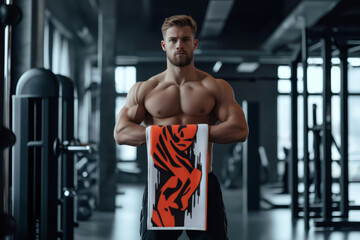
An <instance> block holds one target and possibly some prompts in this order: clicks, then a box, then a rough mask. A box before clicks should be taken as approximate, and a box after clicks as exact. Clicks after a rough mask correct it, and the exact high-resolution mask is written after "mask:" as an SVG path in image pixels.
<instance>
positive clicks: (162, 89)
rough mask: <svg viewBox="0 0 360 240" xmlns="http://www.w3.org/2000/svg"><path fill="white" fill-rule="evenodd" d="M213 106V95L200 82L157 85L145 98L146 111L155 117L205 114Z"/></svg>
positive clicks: (207, 113) (208, 112) (199, 115)
mask: <svg viewBox="0 0 360 240" xmlns="http://www.w3.org/2000/svg"><path fill="white" fill-rule="evenodd" d="M214 106H215V99H214V96H213V95H212V94H211V93H210V92H209V91H208V90H207V89H206V88H205V87H204V86H202V85H201V84H193V85H182V86H178V85H174V84H173V85H163V86H158V87H157V88H155V89H154V90H152V91H151V92H150V93H149V95H148V96H147V98H146V100H145V107H146V109H147V111H148V112H149V114H150V115H152V116H153V117H155V118H169V117H173V116H178V115H187V116H193V117H197V116H198V117H201V116H206V115H209V114H210V113H211V111H212V110H213V108H214Z"/></svg>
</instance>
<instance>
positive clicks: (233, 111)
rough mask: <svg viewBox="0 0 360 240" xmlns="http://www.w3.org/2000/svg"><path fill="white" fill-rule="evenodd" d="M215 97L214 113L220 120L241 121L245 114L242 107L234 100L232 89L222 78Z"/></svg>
mask: <svg viewBox="0 0 360 240" xmlns="http://www.w3.org/2000/svg"><path fill="white" fill-rule="evenodd" d="M219 89H220V90H221V92H219V93H218V95H217V99H216V102H217V104H216V108H215V114H216V116H217V118H218V119H219V121H220V122H226V121H235V122H241V123H243V121H244V119H245V116H244V112H243V110H242V108H241V107H240V105H239V104H238V103H237V102H236V100H235V96H234V91H233V89H232V88H231V86H230V85H229V84H228V83H226V82H225V81H224V80H222V82H221V87H220V88H219Z"/></svg>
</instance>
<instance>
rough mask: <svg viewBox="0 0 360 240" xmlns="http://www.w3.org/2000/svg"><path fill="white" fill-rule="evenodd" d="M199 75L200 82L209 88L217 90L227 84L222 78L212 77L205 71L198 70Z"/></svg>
mask: <svg viewBox="0 0 360 240" xmlns="http://www.w3.org/2000/svg"><path fill="white" fill-rule="evenodd" d="M198 72H199V75H200V78H199V79H200V81H201V83H202V84H203V85H204V86H205V87H206V88H209V89H210V90H214V91H217V90H218V89H219V87H220V88H222V87H224V85H229V84H228V83H227V82H226V81H225V80H224V79H221V78H214V77H213V76H211V75H210V74H208V73H207V72H204V71H201V70H198Z"/></svg>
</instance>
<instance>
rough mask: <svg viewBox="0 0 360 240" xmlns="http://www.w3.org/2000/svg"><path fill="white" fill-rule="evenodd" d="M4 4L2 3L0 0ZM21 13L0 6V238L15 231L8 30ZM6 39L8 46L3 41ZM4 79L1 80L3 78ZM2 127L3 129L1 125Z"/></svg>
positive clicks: (17, 21) (11, 6)
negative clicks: (11, 162) (0, 66)
mask: <svg viewBox="0 0 360 240" xmlns="http://www.w3.org/2000/svg"><path fill="white" fill-rule="evenodd" d="M3 2H4V1H3ZM21 17H22V12H21V9H20V8H19V7H17V6H16V5H7V4H4V3H2V4H0V24H1V27H2V28H3V30H5V31H4V32H5V33H6V34H4V35H3V39H2V41H1V42H2V45H1V48H2V49H3V50H4V49H5V51H4V55H1V58H2V59H3V60H4V61H2V63H3V64H2V70H1V71H0V72H1V73H3V75H2V78H1V79H0V89H1V91H2V93H1V94H0V96H1V99H0V106H1V110H0V136H1V137H0V238H1V239H2V238H3V237H5V236H7V235H10V234H13V232H14V231H15V226H16V224H15V220H14V218H13V216H11V215H10V182H11V181H10V178H11V175H10V171H11V165H10V159H9V158H10V149H6V150H5V148H7V147H10V146H12V145H13V144H14V143H15V135H14V134H13V132H12V131H11V130H10V129H8V128H11V124H10V94H11V93H10V89H11V79H10V70H11V64H10V61H9V60H10V59H11V48H10V47H9V43H11V37H12V35H11V27H12V26H14V25H16V24H17V23H19V22H20V20H21ZM4 37H6V38H7V43H6V41H5V39H4ZM3 77H4V78H3ZM3 125H4V126H3Z"/></svg>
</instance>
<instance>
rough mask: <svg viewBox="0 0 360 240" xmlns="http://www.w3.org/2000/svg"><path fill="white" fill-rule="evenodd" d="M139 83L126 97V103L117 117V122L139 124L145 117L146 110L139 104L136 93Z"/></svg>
mask: <svg viewBox="0 0 360 240" xmlns="http://www.w3.org/2000/svg"><path fill="white" fill-rule="evenodd" d="M139 87H140V83H136V84H135V85H134V86H133V87H132V88H131V89H130V91H129V93H128V95H127V97H126V103H125V105H124V107H123V108H122V109H121V110H120V112H119V113H118V116H117V122H123V121H130V122H134V123H137V124H140V123H141V122H142V121H143V120H144V118H145V115H146V110H145V107H144V105H143V103H142V102H141V100H140V98H139V96H138V92H139Z"/></svg>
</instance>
